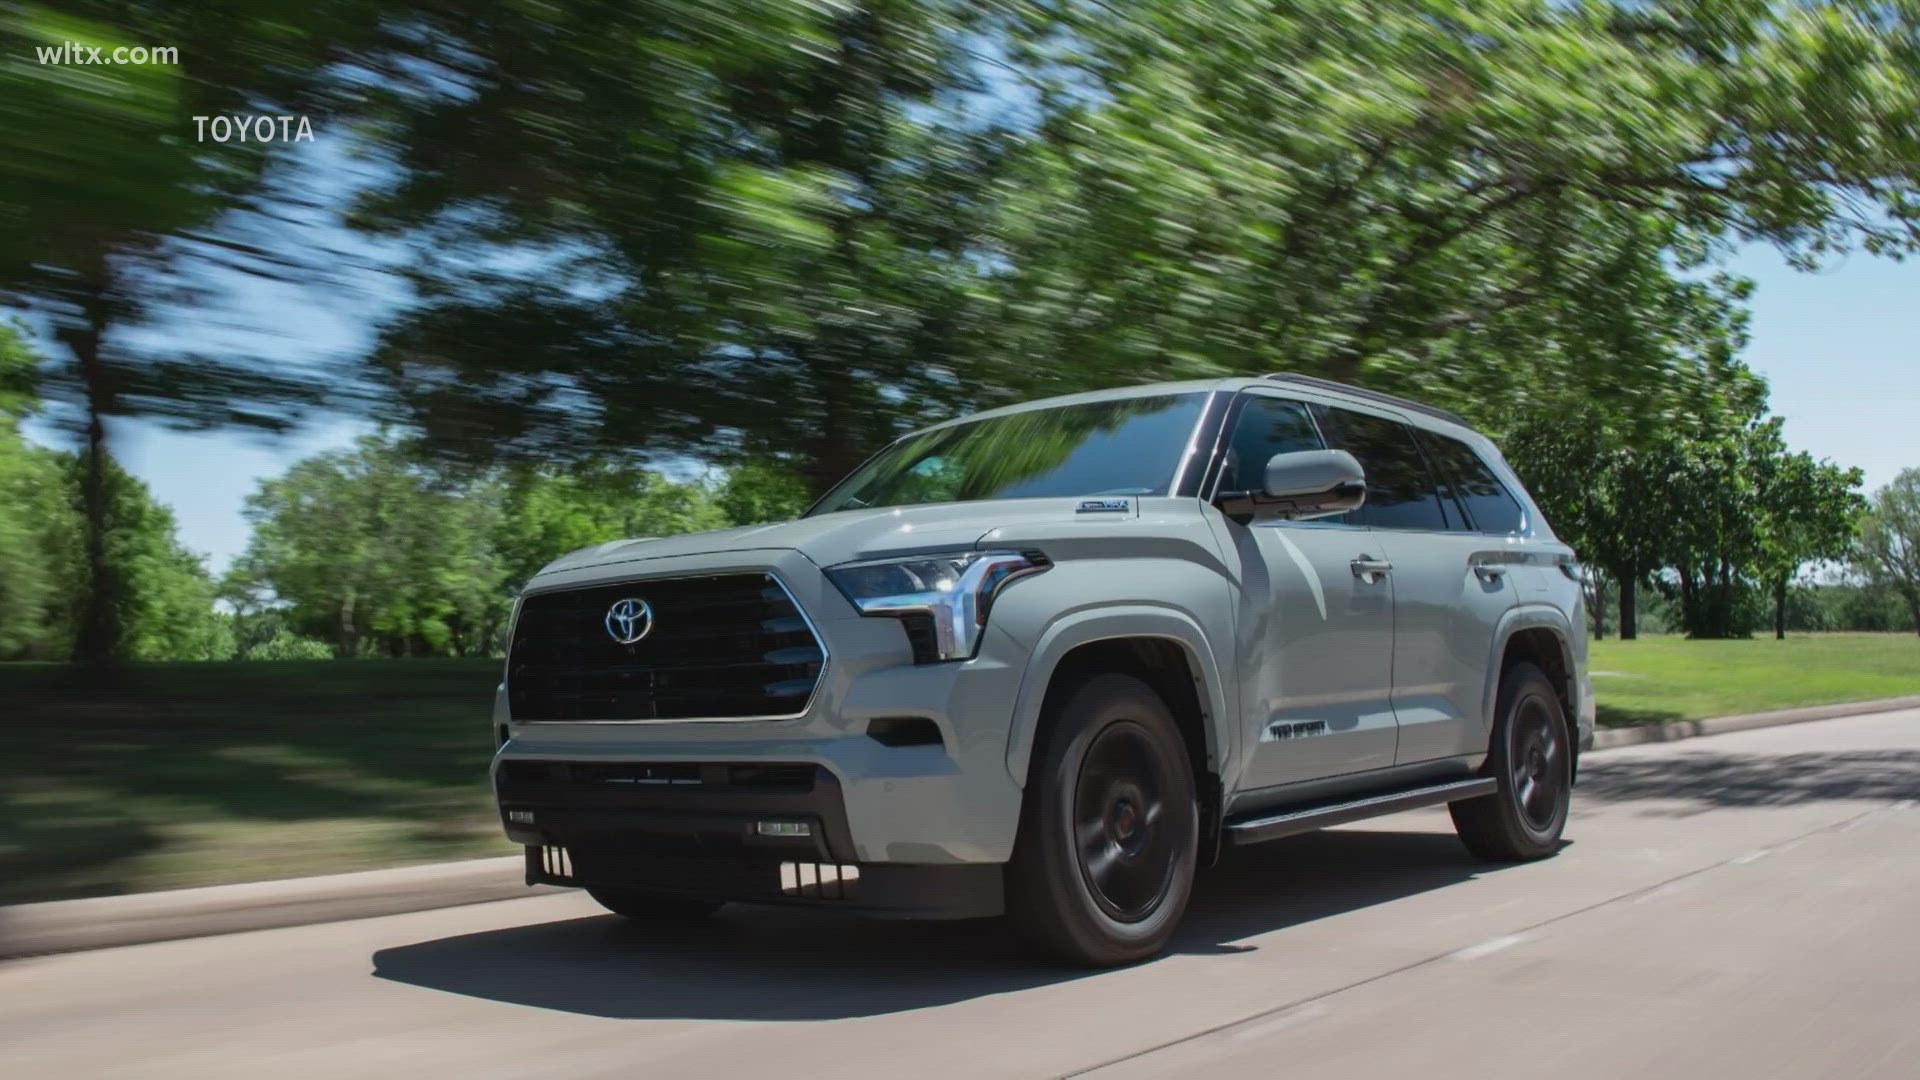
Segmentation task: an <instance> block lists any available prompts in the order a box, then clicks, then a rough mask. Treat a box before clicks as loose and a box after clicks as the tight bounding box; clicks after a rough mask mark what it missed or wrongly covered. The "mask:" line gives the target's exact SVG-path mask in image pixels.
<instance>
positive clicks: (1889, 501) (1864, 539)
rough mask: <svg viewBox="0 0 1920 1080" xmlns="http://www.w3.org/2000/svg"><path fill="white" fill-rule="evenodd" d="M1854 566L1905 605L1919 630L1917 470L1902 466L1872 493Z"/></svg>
mask: <svg viewBox="0 0 1920 1080" xmlns="http://www.w3.org/2000/svg"><path fill="white" fill-rule="evenodd" d="M1854 560H1855V565H1857V566H1859V567H1860V568H1861V569H1863V570H1865V571H1866V573H1867V574H1868V576H1869V577H1870V579H1871V580H1872V581H1873V582H1874V583H1875V584H1876V585H1879V586H1881V587H1883V588H1886V589H1888V590H1890V591H1891V592H1893V593H1895V594H1896V595H1898V596H1899V597H1900V599H1901V600H1902V601H1903V602H1904V603H1905V604H1906V608H1907V613H1908V616H1909V617H1910V619H1911V622H1912V624H1913V626H1914V628H1915V629H1920V469H1903V470H1901V472H1900V475H1898V476H1896V477H1894V478H1893V482H1892V483H1890V484H1888V485H1887V486H1885V487H1883V488H1881V489H1880V490H1878V491H1876V492H1874V493H1873V502H1872V506H1871V509H1869V510H1868V512H1867V514H1866V516H1865V518H1864V520H1863V522H1862V525H1861V529H1860V538H1859V541H1858V543H1857V545H1856V546H1855V548H1854Z"/></svg>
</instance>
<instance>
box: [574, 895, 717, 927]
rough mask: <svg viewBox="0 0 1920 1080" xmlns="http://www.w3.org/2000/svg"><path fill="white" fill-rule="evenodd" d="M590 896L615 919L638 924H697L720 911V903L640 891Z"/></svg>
mask: <svg viewBox="0 0 1920 1080" xmlns="http://www.w3.org/2000/svg"><path fill="white" fill-rule="evenodd" d="M587 895H588V896H591V897H593V899H594V900H595V901H596V902H597V903H599V905H600V906H601V907H603V908H606V909H607V910H608V911H611V912H613V913H614V914H615V915H619V916H621V917H622V918H626V919H632V920H633V921H634V922H637V923H673V922H694V921H696V920H699V919H704V918H706V917H707V916H709V915H711V914H713V913H714V912H716V911H718V910H720V902H719V901H718V900H700V899H697V898H695V897H691V896H672V895H669V894H667V893H651V892H642V891H640V890H637V889H588V890H587Z"/></svg>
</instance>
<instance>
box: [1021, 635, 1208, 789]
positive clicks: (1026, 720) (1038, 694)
mask: <svg viewBox="0 0 1920 1080" xmlns="http://www.w3.org/2000/svg"><path fill="white" fill-rule="evenodd" d="M1135 637H1143V638H1161V639H1163V640H1167V641H1171V642H1173V643H1174V644H1176V645H1178V646H1180V648H1181V650H1182V651H1183V652H1185V653H1186V656H1187V662H1188V663H1189V664H1190V665H1191V666H1192V668H1193V670H1194V671H1196V672H1197V673H1198V674H1199V677H1200V678H1199V683H1198V685H1196V686H1195V687H1194V690H1195V692H1196V693H1197V694H1198V696H1199V699H1200V712H1201V716H1202V721H1203V723H1202V731H1203V733H1204V735H1205V737H1206V741H1207V753H1208V754H1209V755H1210V756H1211V757H1212V758H1213V767H1214V770H1215V772H1217V773H1219V774H1221V775H1222V776H1223V777H1224V775H1225V773H1226V771H1227V762H1228V761H1229V760H1231V759H1232V757H1233V755H1234V754H1235V752H1236V751H1237V750H1238V747H1237V746H1236V745H1235V744H1236V743H1237V741H1238V739H1237V735H1238V733H1237V731H1236V729H1235V726H1234V725H1233V724H1232V723H1231V722H1229V719H1228V718H1230V717H1232V716H1233V715H1234V707H1233V703H1232V702H1231V701H1230V700H1229V699H1228V696H1227V685H1226V682H1225V680H1223V679H1222V677H1221V674H1220V664H1219V661H1218V659H1217V658H1216V657H1215V656H1214V653H1213V646H1212V644H1211V643H1210V642H1209V641H1208V640H1207V635H1206V633H1205V631H1203V630H1202V629H1201V628H1200V624H1199V623H1198V622H1197V621H1195V620H1194V618H1193V617H1192V616H1191V615H1188V614H1187V613H1186V612H1184V611H1181V610H1179V609H1178V608H1173V607H1161V606H1157V605H1150V604H1123V605H1113V606H1103V607H1095V608H1085V609H1082V610H1079V611H1074V612H1070V613H1068V614H1065V615H1062V616H1060V617H1059V618H1057V619H1055V620H1054V621H1052V622H1051V623H1048V624H1047V628H1046V629H1045V630H1044V631H1042V632H1041V634H1040V637H1039V639H1038V640H1037V641H1036V642H1035V643H1034V646H1033V648H1032V650H1031V651H1030V652H1029V653H1028V659H1027V666H1026V670H1025V671H1024V672H1022V674H1021V676H1020V689H1019V692H1018V694H1017V696H1016V697H1015V699H1014V707H1013V718H1012V722H1011V724H1010V725H1009V726H1008V729H1007V758H1006V760H1007V773H1008V775H1010V776H1011V777H1013V782H1014V785H1015V786H1017V787H1020V788H1022V789H1024V788H1025V787H1026V786H1027V767H1028V764H1029V762H1030V761H1031V760H1032V757H1033V744H1034V736H1035V734H1036V733H1037V732H1038V731H1039V728H1040V709H1041V707H1042V706H1043V705H1044V704H1045V702H1046V697H1047V688H1048V685H1049V684H1050V683H1051V682H1052V681H1053V675H1054V672H1055V670H1056V669H1058V668H1059V666H1060V661H1061V660H1062V659H1063V658H1065V657H1066V655H1067V654H1068V653H1070V652H1072V651H1073V650H1074V649H1077V648H1079V647H1080V646H1082V645H1087V644H1091V643H1093V642H1096V641H1106V640H1110V639H1113V638H1135Z"/></svg>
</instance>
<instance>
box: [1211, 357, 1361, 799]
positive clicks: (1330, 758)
mask: <svg viewBox="0 0 1920 1080" xmlns="http://www.w3.org/2000/svg"><path fill="white" fill-rule="evenodd" d="M1228 424H1229V427H1228V431H1229V436H1228V443H1227V447H1226V452H1225V454H1224V460H1223V462H1222V469H1221V475H1220V478H1219V483H1218V485H1217V487H1216V490H1221V491H1224V490H1257V489H1258V488H1259V487H1260V486H1261V484H1262V483H1264V480H1265V473H1266V464H1267V459H1268V458H1270V457H1272V456H1273V455H1274V454H1279V453H1286V452H1289V451H1293V450H1318V449H1322V448H1323V447H1324V446H1325V445H1326V444H1325V442H1324V441H1323V440H1322V439H1321V436H1320V434H1319V431H1318V428H1317V426H1316V425H1315V423H1314V420H1313V418H1312V416H1311V415H1310V414H1309V412H1308V410H1307V407H1306V405H1305V404H1303V403H1302V402H1300V401H1296V400H1292V399H1289V398H1286V397H1282V396H1278V395H1272V394H1268V393H1265V392H1261V391H1248V392H1246V393H1245V394H1243V395H1242V399H1241V401H1240V402H1238V403H1237V409H1236V413H1235V414H1234V415H1231V416H1229V419H1228ZM1213 513H1214V514H1215V515H1216V517H1215V525H1214V527H1215V529H1216V531H1217V532H1218V533H1219V534H1220V537H1221V541H1222V547H1223V549H1224V550H1225V551H1226V552H1227V557H1228V562H1229V564H1230V566H1231V567H1232V570H1233V572H1234V573H1235V574H1236V576H1237V577H1238V580H1239V586H1240V605H1239V611H1238V620H1237V625H1238V633H1237V634H1236V639H1237V640H1236V646H1237V648H1238V650H1239V655H1238V657H1237V658H1236V659H1237V661H1238V662H1237V664H1236V665H1235V666H1236V669H1237V670H1238V671H1239V672H1240V703H1241V709H1242V712H1243V719H1244V726H1243V729H1242V730H1243V731H1244V732H1245V739H1246V743H1245V745H1249V746H1251V747H1252V748H1253V750H1252V753H1251V754H1250V755H1249V758H1248V764H1247V771H1246V773H1245V774H1244V776H1243V777H1242V778H1241V780H1240V782H1239V785H1238V786H1239V787H1240V788H1241V789H1242V790H1247V789H1254V788H1264V787H1273V786H1276V785H1280V784H1290V783H1295V782H1297V781H1302V780H1315V779H1320V778H1322V777H1329V776H1340V775H1344V774H1347V773H1355V772H1362V771H1365V770H1368V769H1379V768H1385V767H1387V766H1389V765H1392V764H1393V758H1394V745H1395V739H1396V725H1395V721H1394V714H1393V703H1392V685H1393V666H1392V665H1393V582H1392V578H1391V575H1390V574H1389V573H1388V572H1387V571H1386V569H1385V558H1384V556H1383V555H1382V553H1381V550H1380V548H1379V545H1378V544H1377V543H1376V541H1375V538H1374V536H1373V534H1372V532H1371V531H1370V530H1369V529H1367V528H1366V527H1365V526H1363V525H1359V524H1354V523H1350V522H1348V521H1346V520H1345V515H1343V516H1342V517H1341V518H1340V519H1328V520H1325V521H1273V522H1256V523H1254V524H1249V525H1240V524H1236V523H1234V522H1233V521H1231V520H1229V519H1228V518H1227V517H1226V516H1225V515H1222V514H1219V512H1218V511H1213Z"/></svg>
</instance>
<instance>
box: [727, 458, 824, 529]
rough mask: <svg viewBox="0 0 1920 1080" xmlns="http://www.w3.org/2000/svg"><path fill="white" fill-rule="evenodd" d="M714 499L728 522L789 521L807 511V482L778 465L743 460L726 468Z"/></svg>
mask: <svg viewBox="0 0 1920 1080" xmlns="http://www.w3.org/2000/svg"><path fill="white" fill-rule="evenodd" d="M713 502H714V505H715V506H717V507H719V509H720V512H721V513H722V514H723V515H725V516H726V519H727V522H728V524H731V525H762V524H765V523H767V522H770V521H789V520H791V519H793V518H797V517H799V516H800V515H801V514H803V513H805V512H806V509H807V505H808V500H807V485H806V482H805V481H804V480H802V479H801V478H800V477H799V476H796V475H795V474H794V473H793V472H791V471H790V470H787V469H784V468H781V467H780V466H778V465H772V464H768V463H767V462H764V461H743V462H741V463H740V464H738V465H735V466H734V467H733V468H731V469H729V470H727V473H726V477H725V478H724V479H723V480H722V481H721V482H720V485H719V487H718V488H717V489H716V490H715V491H714V495H713Z"/></svg>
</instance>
